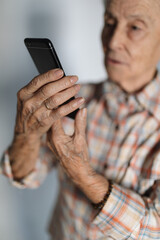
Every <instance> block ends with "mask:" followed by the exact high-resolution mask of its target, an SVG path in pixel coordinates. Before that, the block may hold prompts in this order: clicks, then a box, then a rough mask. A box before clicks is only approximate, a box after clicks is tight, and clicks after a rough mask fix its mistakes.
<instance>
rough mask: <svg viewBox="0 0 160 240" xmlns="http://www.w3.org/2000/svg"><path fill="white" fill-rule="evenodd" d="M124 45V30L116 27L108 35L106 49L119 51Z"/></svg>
mask: <svg viewBox="0 0 160 240" xmlns="http://www.w3.org/2000/svg"><path fill="white" fill-rule="evenodd" d="M125 43H126V35H125V32H124V29H123V28H122V27H121V26H116V28H115V29H114V31H113V32H112V34H111V35H110V38H109V42H108V47H109V49H110V50H121V49H123V48H124V46H125Z"/></svg>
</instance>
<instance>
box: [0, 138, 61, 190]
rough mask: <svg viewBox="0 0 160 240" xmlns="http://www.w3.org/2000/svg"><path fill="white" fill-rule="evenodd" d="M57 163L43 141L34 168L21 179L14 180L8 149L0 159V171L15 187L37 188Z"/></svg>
mask: <svg viewBox="0 0 160 240" xmlns="http://www.w3.org/2000/svg"><path fill="white" fill-rule="evenodd" d="M56 164H57V161H56V158H55V157H54V155H53V153H52V152H51V151H50V149H49V148H48V147H47V145H46V144H45V142H44V141H43V142H42V143H41V147H40V152H39V157H38V159H37V161H36V166H35V168H34V170H33V171H32V172H31V173H30V174H29V175H28V176H26V177H24V178H23V179H21V181H15V180H14V178H13V174H12V169H11V165H10V160H9V155H8V151H6V152H5V153H4V154H3V156H2V159H1V161H0V173H1V174H4V175H5V176H6V177H7V178H8V179H9V181H10V183H11V184H12V185H13V186H15V187H17V188H21V189H23V188H37V187H39V186H40V184H42V182H43V181H44V179H45V177H46V175H47V174H48V172H49V171H50V170H51V169H53V167H55V166H56Z"/></svg>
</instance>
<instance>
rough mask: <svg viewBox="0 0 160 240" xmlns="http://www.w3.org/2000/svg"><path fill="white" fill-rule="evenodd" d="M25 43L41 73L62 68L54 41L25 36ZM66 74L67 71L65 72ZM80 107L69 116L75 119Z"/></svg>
mask: <svg viewBox="0 0 160 240" xmlns="http://www.w3.org/2000/svg"><path fill="white" fill-rule="evenodd" d="M24 43H25V45H26V47H27V49H28V51H29V53H30V55H31V58H32V60H33V62H34V64H35V65H36V68H37V70H38V72H39V73H40V74H42V73H45V72H47V71H49V70H51V69H55V68H60V69H62V70H63V71H64V69H63V68H62V65H61V63H60V61H59V58H58V56H57V53H56V51H55V49H54V47H53V44H52V42H51V41H50V40H49V39H47V38H25V39H24ZM64 76H65V73H64ZM73 99H74V97H72V98H71V99H69V100H68V101H66V102H65V103H64V104H66V103H68V102H69V101H71V100H73ZM77 112H78V109H77V110H75V111H74V112H72V113H70V114H69V115H68V117H70V118H72V119H74V118H75V116H76V113H77Z"/></svg>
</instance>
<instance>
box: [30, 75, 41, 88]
mask: <svg viewBox="0 0 160 240" xmlns="http://www.w3.org/2000/svg"><path fill="white" fill-rule="evenodd" d="M39 82H40V75H38V76H37V77H35V78H33V79H32V81H31V82H30V85H31V86H33V87H36V86H37V85H38V84H39Z"/></svg>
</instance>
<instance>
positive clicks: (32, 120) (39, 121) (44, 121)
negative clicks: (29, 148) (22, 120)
mask: <svg viewBox="0 0 160 240" xmlns="http://www.w3.org/2000/svg"><path fill="white" fill-rule="evenodd" d="M84 102H85V99H84V98H76V99H74V100H72V101H70V102H69V103H67V104H64V105H62V106H61V107H59V108H57V109H54V110H48V109H47V108H46V107H45V105H43V106H42V107H41V108H39V109H38V110H37V111H36V112H35V113H34V114H33V115H31V116H30V117H29V119H28V122H27V128H28V129H30V130H32V131H33V130H36V129H37V130H38V129H39V131H40V133H44V132H46V131H48V129H49V128H50V127H51V126H52V124H53V123H54V122H55V121H57V120H59V119H61V118H63V117H65V116H67V115H68V114H69V113H71V112H73V111H75V110H76V109H77V108H79V107H80V106H81V105H82V104H83V103H84Z"/></svg>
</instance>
